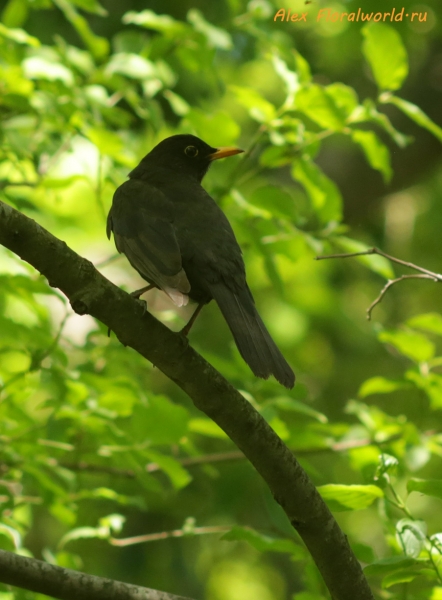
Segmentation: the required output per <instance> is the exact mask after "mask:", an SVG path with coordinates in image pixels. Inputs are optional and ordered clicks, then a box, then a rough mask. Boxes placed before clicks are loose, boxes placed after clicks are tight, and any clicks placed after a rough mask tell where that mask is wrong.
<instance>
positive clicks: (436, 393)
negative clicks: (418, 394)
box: [406, 371, 442, 410]
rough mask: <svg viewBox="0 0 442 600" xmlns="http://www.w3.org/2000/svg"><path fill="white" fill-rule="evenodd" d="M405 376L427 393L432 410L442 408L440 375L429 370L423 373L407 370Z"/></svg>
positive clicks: (441, 380) (441, 378)
mask: <svg viewBox="0 0 442 600" xmlns="http://www.w3.org/2000/svg"><path fill="white" fill-rule="evenodd" d="M406 378H407V379H408V380H409V381H412V382H413V383H414V384H415V385H416V386H417V387H418V388H419V389H421V390H423V391H424V392H425V393H426V394H427V396H428V398H429V399H430V403H431V408H432V409H433V410H438V409H440V408H442V376H441V375H438V374H437V373H431V372H430V373H427V374H425V375H424V374H422V373H419V372H416V371H407V373H406Z"/></svg>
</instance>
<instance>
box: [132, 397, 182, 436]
mask: <svg viewBox="0 0 442 600" xmlns="http://www.w3.org/2000/svg"><path fill="white" fill-rule="evenodd" d="M188 418H189V415H188V412H187V410H186V409H185V408H184V407H183V406H180V405H179V404H175V403H173V402H171V401H170V400H169V399H168V398H167V397H166V396H152V397H149V400H148V404H147V406H144V405H141V404H137V405H136V406H135V407H134V410H133V413H132V418H131V422H130V426H131V429H130V431H131V435H132V436H134V438H135V440H137V441H140V442H142V441H147V440H148V441H149V442H150V443H151V444H176V443H178V442H179V440H180V439H181V438H182V437H183V436H184V435H186V433H187V421H188Z"/></svg>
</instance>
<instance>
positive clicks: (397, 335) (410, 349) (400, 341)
mask: <svg viewBox="0 0 442 600" xmlns="http://www.w3.org/2000/svg"><path fill="white" fill-rule="evenodd" d="M378 338H379V341H381V342H383V343H384V344H390V345H391V346H393V347H394V348H396V350H397V351H398V352H399V353H400V354H402V355H403V356H406V357H407V358H410V359H411V360H413V361H415V362H424V361H427V360H430V358H432V357H433V356H434V352H435V347H434V344H433V343H432V342H430V340H429V339H428V338H426V337H425V336H423V335H422V334H420V333H417V332H415V331H405V330H399V329H397V330H391V331H381V332H380V333H379V335H378Z"/></svg>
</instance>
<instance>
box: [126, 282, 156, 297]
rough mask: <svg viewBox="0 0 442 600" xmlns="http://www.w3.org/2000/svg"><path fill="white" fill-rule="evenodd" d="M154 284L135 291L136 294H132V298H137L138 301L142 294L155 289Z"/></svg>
mask: <svg viewBox="0 0 442 600" xmlns="http://www.w3.org/2000/svg"><path fill="white" fill-rule="evenodd" d="M154 287H155V286H154V284H153V283H151V284H150V285H146V286H145V287H143V288H141V289H140V290H135V292H131V294H130V295H131V296H132V298H136V299H137V300H138V299H139V298H140V296H141V295H142V294H144V292H148V291H149V290H151V289H152V288H154Z"/></svg>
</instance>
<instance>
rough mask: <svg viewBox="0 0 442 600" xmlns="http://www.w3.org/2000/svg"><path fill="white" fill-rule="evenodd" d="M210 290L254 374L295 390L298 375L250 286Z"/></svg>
mask: <svg viewBox="0 0 442 600" xmlns="http://www.w3.org/2000/svg"><path fill="white" fill-rule="evenodd" d="M210 291H211V293H212V296H213V298H214V299H215V301H216V302H217V304H218V306H219V307H220V310H221V312H222V314H223V316H224V318H225V320H226V321H227V324H228V326H229V327H230V331H231V332H232V334H233V337H234V339H235V342H236V345H237V347H238V350H239V352H240V354H241V356H242V357H243V359H244V360H245V361H246V363H247V364H248V365H249V367H250V368H251V369H252V371H253V373H254V374H255V375H256V376H257V377H262V378H263V379H268V378H269V376H270V375H273V376H274V377H275V379H277V380H278V381H279V383H281V384H282V385H283V386H285V387H286V388H292V387H293V386H294V384H295V374H294V373H293V371H292V369H291V368H290V366H289V365H288V363H287V361H286V360H285V358H284V357H283V355H282V354H281V352H280V350H279V348H278V347H277V345H276V344H275V342H274V341H273V340H272V338H271V336H270V333H269V332H268V331H267V329H266V327H265V325H264V323H263V322H262V320H261V317H260V316H259V314H258V311H257V310H256V308H255V303H254V300H253V296H252V294H251V292H250V290H249V289H248V287H246V288H245V289H243V290H241V291H240V292H239V293H234V292H233V291H231V290H230V289H229V288H227V287H226V286H225V285H224V284H223V283H219V284H218V283H212V284H210Z"/></svg>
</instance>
